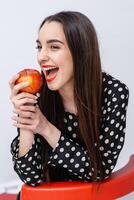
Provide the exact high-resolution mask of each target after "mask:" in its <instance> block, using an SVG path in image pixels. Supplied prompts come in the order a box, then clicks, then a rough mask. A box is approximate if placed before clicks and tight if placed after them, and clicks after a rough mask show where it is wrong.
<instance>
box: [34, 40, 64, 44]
mask: <svg viewBox="0 0 134 200" xmlns="http://www.w3.org/2000/svg"><path fill="white" fill-rule="evenodd" d="M36 42H37V43H39V44H41V42H40V41H39V40H36ZM54 42H58V43H61V44H64V43H63V42H62V41H60V40H57V39H52V40H48V41H47V44H50V43H54Z"/></svg>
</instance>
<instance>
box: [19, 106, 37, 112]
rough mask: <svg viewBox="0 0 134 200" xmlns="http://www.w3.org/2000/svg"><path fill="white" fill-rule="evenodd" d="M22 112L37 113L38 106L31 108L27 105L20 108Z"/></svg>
mask: <svg viewBox="0 0 134 200" xmlns="http://www.w3.org/2000/svg"><path fill="white" fill-rule="evenodd" d="M20 110H21V111H31V112H34V113H35V112H36V110H37V108H36V106H34V105H33V106H30V105H25V106H20Z"/></svg>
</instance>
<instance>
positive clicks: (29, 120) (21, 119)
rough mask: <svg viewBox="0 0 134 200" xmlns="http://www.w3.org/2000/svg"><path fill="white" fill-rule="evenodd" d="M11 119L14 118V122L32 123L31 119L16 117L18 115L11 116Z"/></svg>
mask: <svg viewBox="0 0 134 200" xmlns="http://www.w3.org/2000/svg"><path fill="white" fill-rule="evenodd" d="M12 120H14V121H15V122H16V123H19V124H27V125H31V124H32V123H33V120H32V119H30V118H22V117H20V116H19V117H18V116H13V117H12Z"/></svg>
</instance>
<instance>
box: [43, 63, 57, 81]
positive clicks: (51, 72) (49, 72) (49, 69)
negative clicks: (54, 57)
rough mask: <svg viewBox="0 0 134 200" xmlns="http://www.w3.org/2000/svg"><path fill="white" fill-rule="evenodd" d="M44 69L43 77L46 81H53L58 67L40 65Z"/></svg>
mask: <svg viewBox="0 0 134 200" xmlns="http://www.w3.org/2000/svg"><path fill="white" fill-rule="evenodd" d="M42 67H43V69H44V71H45V77H46V80H47V81H48V82H50V81H53V80H54V79H55V78H56V76H57V73H58V71H59V67H53V66H42Z"/></svg>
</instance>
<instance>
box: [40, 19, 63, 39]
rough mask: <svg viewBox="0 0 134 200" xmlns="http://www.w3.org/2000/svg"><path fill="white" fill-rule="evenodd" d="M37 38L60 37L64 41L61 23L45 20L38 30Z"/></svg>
mask: <svg viewBox="0 0 134 200" xmlns="http://www.w3.org/2000/svg"><path fill="white" fill-rule="evenodd" d="M38 36H39V40H41V39H47V40H48V39H60V40H63V41H65V34H64V31H63V26H62V24H61V23H59V22H56V21H52V22H45V24H44V25H43V26H42V27H41V29H40V31H39V35H38Z"/></svg>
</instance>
